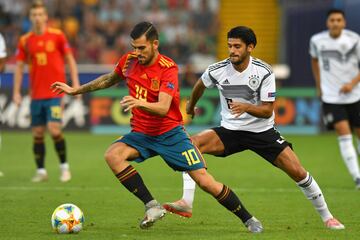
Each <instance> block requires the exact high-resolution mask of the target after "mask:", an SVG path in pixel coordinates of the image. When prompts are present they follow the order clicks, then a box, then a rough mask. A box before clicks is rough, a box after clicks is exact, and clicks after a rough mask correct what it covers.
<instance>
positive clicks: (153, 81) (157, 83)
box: [150, 77, 160, 91]
mask: <svg viewBox="0 0 360 240" xmlns="http://www.w3.org/2000/svg"><path fill="white" fill-rule="evenodd" d="M150 89H151V90H153V91H159V89H160V81H159V79H157V77H155V78H152V79H151V86H150Z"/></svg>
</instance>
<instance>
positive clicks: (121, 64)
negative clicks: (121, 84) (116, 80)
mask: <svg viewBox="0 0 360 240" xmlns="http://www.w3.org/2000/svg"><path fill="white" fill-rule="evenodd" d="M126 59H127V54H125V55H123V56H122V57H121V58H120V60H119V61H118V62H117V64H116V66H115V69H114V72H116V74H117V75H119V77H120V78H121V79H125V76H124V74H123V68H124V64H125V61H126Z"/></svg>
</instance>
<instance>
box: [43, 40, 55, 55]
mask: <svg viewBox="0 0 360 240" xmlns="http://www.w3.org/2000/svg"><path fill="white" fill-rule="evenodd" d="M45 49H46V51H47V52H53V51H54V50H55V44H54V42H53V41H51V40H50V41H47V42H46V45H45Z"/></svg>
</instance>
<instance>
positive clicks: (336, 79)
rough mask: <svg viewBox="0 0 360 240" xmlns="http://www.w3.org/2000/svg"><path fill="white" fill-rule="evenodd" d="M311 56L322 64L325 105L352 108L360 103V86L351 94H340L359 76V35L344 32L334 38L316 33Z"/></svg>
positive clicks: (322, 90) (322, 88) (321, 73)
mask: <svg viewBox="0 0 360 240" xmlns="http://www.w3.org/2000/svg"><path fill="white" fill-rule="evenodd" d="M309 52H310V55H311V57H312V58H317V59H318V62H319V67H320V88H321V92H322V97H321V99H322V101H323V102H326V103H332V104H349V103H354V102H357V101H359V100H360V84H357V86H356V87H355V88H353V90H352V91H351V92H350V93H347V94H344V93H340V89H341V87H342V86H343V85H344V84H345V83H349V82H350V81H351V80H352V79H354V77H355V76H356V75H358V74H359V62H360V38H359V35H358V34H357V33H355V32H352V31H350V30H346V29H344V30H342V32H341V35H340V36H339V37H338V38H332V37H331V36H330V33H329V31H323V32H320V33H317V34H315V35H314V36H312V37H311V39H310V50H309Z"/></svg>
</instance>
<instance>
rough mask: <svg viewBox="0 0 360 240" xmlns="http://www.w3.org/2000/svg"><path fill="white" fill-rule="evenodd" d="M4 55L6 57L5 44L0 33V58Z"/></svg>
mask: <svg viewBox="0 0 360 240" xmlns="http://www.w3.org/2000/svg"><path fill="white" fill-rule="evenodd" d="M4 57H6V46H5V40H4V38H3V36H2V35H1V33H0V58H4Z"/></svg>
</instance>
